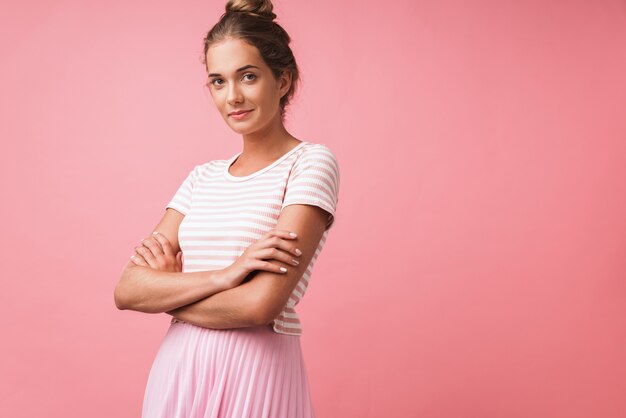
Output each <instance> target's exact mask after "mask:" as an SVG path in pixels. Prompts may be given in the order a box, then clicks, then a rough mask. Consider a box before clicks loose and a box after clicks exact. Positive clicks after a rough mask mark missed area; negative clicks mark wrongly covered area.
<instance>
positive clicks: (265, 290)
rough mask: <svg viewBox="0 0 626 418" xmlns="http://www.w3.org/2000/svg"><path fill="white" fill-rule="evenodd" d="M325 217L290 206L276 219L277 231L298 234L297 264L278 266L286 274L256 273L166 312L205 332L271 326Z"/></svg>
mask: <svg viewBox="0 0 626 418" xmlns="http://www.w3.org/2000/svg"><path fill="white" fill-rule="evenodd" d="M327 220H328V213H327V212H326V211H324V210H323V209H321V208H319V207H317V206H311V205H299V204H297V205H295V204H294V205H289V206H287V207H285V208H284V209H283V210H282V212H281V214H280V217H279V220H278V225H277V226H276V228H277V229H285V230H288V231H293V232H296V233H297V234H298V239H297V246H298V248H300V249H301V250H302V255H301V257H300V264H299V265H298V266H292V265H289V264H286V263H282V262H280V261H277V263H280V264H281V265H282V266H284V267H286V268H287V273H284V274H280V273H272V272H269V271H259V272H257V274H256V275H255V276H254V277H253V278H252V280H250V281H249V282H245V283H243V284H241V285H239V286H237V287H234V288H231V289H228V290H225V291H223V292H220V293H217V294H214V295H212V296H210V297H208V298H205V299H202V300H199V301H197V302H194V303H191V304H189V305H186V306H182V307H179V308H177V309H174V310H172V311H169V312H167V313H168V314H170V315H172V316H174V317H175V318H177V319H180V320H182V321H185V322H189V323H191V324H194V325H198V326H202V327H205V328H217V329H223V328H241V327H250V326H258V325H265V324H268V323H270V322H271V321H272V320H273V319H274V318H275V317H276V316H277V315H278V314H279V313H280V311H281V310H282V309H283V308H284V306H285V304H286V303H287V301H288V299H289V296H290V295H291V293H292V292H293V289H294V288H295V286H296V285H297V283H298V282H299V281H300V278H301V277H302V275H303V274H304V271H305V270H306V268H307V267H308V265H309V263H310V261H311V259H312V258H313V254H314V253H315V250H316V249H317V246H318V244H319V241H320V239H321V237H322V234H323V233H324V229H325V225H326V221H327Z"/></svg>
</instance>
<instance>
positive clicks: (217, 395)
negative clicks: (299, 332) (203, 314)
mask: <svg viewBox="0 0 626 418" xmlns="http://www.w3.org/2000/svg"><path fill="white" fill-rule="evenodd" d="M314 417H315V414H314V410H313V405H312V402H311V397H310V392H309V382H308V376H307V372H306V366H305V363H304V358H303V356H302V350H301V346H300V337H299V336H294V335H286V334H280V333H276V332H274V331H273V330H272V328H271V325H268V326H261V327H246V328H232V329H210V328H203V327H199V326H196V325H193V324H189V323H187V322H174V323H172V324H170V327H169V329H168V331H167V333H166V335H165V337H164V339H163V341H162V342H161V345H160V347H159V350H158V352H157V354H156V357H155V359H154V362H153V364H152V368H151V369H150V374H149V376H148V382H147V384H146V390H145V393H144V399H143V408H142V418H314Z"/></svg>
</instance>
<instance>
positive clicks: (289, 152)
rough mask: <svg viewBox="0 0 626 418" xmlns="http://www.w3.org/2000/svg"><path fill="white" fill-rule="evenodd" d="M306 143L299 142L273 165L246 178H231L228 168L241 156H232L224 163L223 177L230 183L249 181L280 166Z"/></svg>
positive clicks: (238, 154)
mask: <svg viewBox="0 0 626 418" xmlns="http://www.w3.org/2000/svg"><path fill="white" fill-rule="evenodd" d="M306 143H307V141H300V143H299V144H298V145H296V146H295V147H293V148H292V149H291V150H289V151H287V152H286V153H285V154H283V155H282V156H281V157H279V158H278V159H277V160H276V161H274V162H273V163H271V164H270V165H267V166H265V167H263V168H261V169H260V170H257V171H255V172H254V173H250V174H248V175H247V176H233V175H232V174H230V173H229V172H228V169H229V168H230V166H231V165H232V163H233V162H235V160H236V159H237V157H239V156H240V155H241V153H242V152H243V151H241V152H239V153H237V154H235V155H233V156H232V157H230V158H229V159H228V160H227V162H226V167H225V168H224V177H226V178H227V179H228V180H231V181H245V180H249V179H251V178H253V177H256V176H258V175H259V174H262V173H264V172H266V171H267V170H269V169H270V168H272V167H275V166H276V165H278V164H280V163H281V162H282V161H283V160H284V159H285V158H287V157H289V156H290V155H291V154H293V153H294V152H295V151H296V150H297V149H299V148H301V147H302V146H304V144H306Z"/></svg>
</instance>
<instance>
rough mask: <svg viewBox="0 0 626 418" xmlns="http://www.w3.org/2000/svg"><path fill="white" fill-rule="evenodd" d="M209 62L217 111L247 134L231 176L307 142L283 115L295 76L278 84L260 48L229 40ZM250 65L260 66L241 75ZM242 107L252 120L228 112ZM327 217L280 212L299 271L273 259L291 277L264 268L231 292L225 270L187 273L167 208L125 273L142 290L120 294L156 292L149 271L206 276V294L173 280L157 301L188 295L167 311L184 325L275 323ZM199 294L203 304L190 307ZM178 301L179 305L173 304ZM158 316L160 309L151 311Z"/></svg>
mask: <svg viewBox="0 0 626 418" xmlns="http://www.w3.org/2000/svg"><path fill="white" fill-rule="evenodd" d="M206 61H207V71H208V74H209V77H208V81H207V86H208V88H209V90H210V92H211V97H212V99H213V102H214V104H215V106H216V109H217V110H218V111H219V112H220V114H221V115H222V117H223V118H224V120H225V121H226V123H227V124H228V126H229V127H230V128H231V129H233V130H234V131H235V132H237V133H239V134H241V136H242V139H243V151H242V153H241V155H240V156H239V157H238V158H237V159H236V161H235V162H234V163H233V165H232V166H231V167H230V170H229V171H230V173H231V174H232V175H234V176H239V177H241V176H246V175H248V174H250V173H253V172H255V171H257V170H259V169H261V168H263V167H265V166H267V165H269V164H271V163H272V162H274V161H276V159H278V158H280V157H281V156H282V155H283V154H285V153H286V152H288V151H289V150H291V149H292V148H293V147H295V146H297V145H298V144H299V143H300V142H301V141H299V140H298V139H297V138H295V137H294V136H292V135H291V134H289V133H288V132H287V130H286V129H285V127H284V125H283V123H282V121H281V116H280V107H279V101H280V98H281V97H282V96H283V95H284V94H285V93H286V92H287V91H288V90H289V86H290V83H291V76H290V73H289V72H283V73H282V75H281V77H279V78H278V79H275V78H274V77H273V74H272V72H271V70H270V68H269V67H268V66H267V65H266V64H265V63H264V61H263V59H262V58H261V56H260V54H259V52H258V50H257V49H256V48H255V47H253V46H251V45H249V44H248V43H246V42H244V41H242V40H238V39H227V40H225V41H222V42H220V43H219V44H215V45H213V46H211V48H209V50H208V52H207V56H206ZM247 65H254V66H255V67H257V68H247V69H245V70H243V71H239V72H238V71H237V69H239V68H241V67H243V66H247ZM212 74H218V75H212ZM239 109H246V110H248V109H253V111H252V112H251V113H250V114H249V115H248V117H247V118H245V119H243V120H239V121H237V120H235V119H233V118H232V117H230V116H229V115H228V113H229V112H231V111H233V110H239ZM328 216H329V214H328V212H326V211H324V210H323V209H321V208H319V207H317V206H313V205H299V204H294V205H289V206H287V207H285V208H284V209H283V210H282V212H281V213H280V215H279V218H278V223H277V225H276V227H275V229H276V230H279V231H283V232H295V233H296V234H297V238H291V239H290V241H289V243H291V245H287V246H285V250H286V251H294V250H295V248H298V249H300V250H301V251H302V254H301V255H300V256H299V257H296V258H298V261H299V264H298V265H297V266H294V265H292V264H287V263H284V262H282V261H277V260H273V263H275V264H277V265H280V266H283V267H285V268H287V272H286V273H274V272H270V271H263V270H258V271H255V273H256V274H255V275H254V276H253V277H252V279H251V280H250V281H247V282H245V283H243V284H239V285H237V286H235V287H229V286H225V285H224V280H223V277H224V276H223V275H221V274H220V272H221V271H220V270H218V271H213V272H206V273H207V274H210V275H208V276H206V277H205V276H200V274H202V273H205V272H197V273H182V272H181V270H180V268H181V264H180V255H179V254H178V253H179V251H180V244H179V242H178V228H179V226H180V223H181V221H182V220H183V218H184V215H183V214H181V213H179V212H178V211H176V210H174V209H171V208H168V209H167V210H166V213H165V215H164V216H163V218H162V219H161V220H160V222H159V223H158V224H157V226H156V227H155V229H154V232H156V231H158V232H159V233H158V234H157V235H153V234H151V235H150V236H149V237H147V238H146V239H144V240H142V242H141V245H139V246H138V247H135V255H134V257H133V258H132V259H131V261H129V264H128V265H127V266H126V269H125V272H127V274H126V276H127V277H135V276H138V275H137V274H135V275H133V274H129V273H128V271H129V270H132V269H143V270H141V273H142V274H143V279H144V281H143V287H141V288H140V287H139V285H137V284H136V283H137V280H131V279H127V282H130V283H131V284H127V285H126V289H131V290H126V292H125V293H124V292H122V291H120V294H139V293H141V292H143V293H144V294H145V293H146V291H149V290H150V289H151V288H150V284H149V282H150V280H149V279H150V274H157V273H156V272H159V273H160V272H166V271H167V272H169V273H166V274H169V275H170V276H169V277H168V278H167V279H174V280H175V279H176V277H178V278H181V277H183V276H189V275H198V278H200V277H204V278H205V279H208V280H205V281H202V291H198V290H197V289H196V288H193V287H190V286H187V285H181V286H180V287H176V285H177V284H178V283H177V282H176V281H174V282H172V283H169V284H170V285H171V287H170V288H168V291H167V292H161V293H159V297H160V298H161V299H163V301H162V302H161V303H160V305H159V306H166V305H167V306H175V305H176V304H178V303H180V302H181V301H182V300H183V299H185V298H186V299H185V301H187V303H186V304H184V305H180V306H177V307H175V308H174V309H169V310H167V311H166V312H167V313H168V314H170V315H172V316H174V317H176V318H178V319H180V320H183V321H185V322H189V323H191V324H194V325H198V326H202V327H206V328H216V329H222V328H238V327H248V326H261V325H266V324H269V323H271V321H272V320H273V319H274V318H275V317H276V316H277V315H278V314H279V313H280V311H281V310H282V309H283V307H284V306H285V304H286V303H287V301H288V298H289V296H290V295H291V293H292V291H293V289H294V288H295V286H296V285H297V283H298V282H299V281H300V278H301V277H302V275H303V274H304V271H305V270H306V268H307V266H308V265H309V263H310V261H311V259H312V258H313V255H314V252H315V250H316V249H317V247H318V244H319V242H320V240H321V238H322V235H323V233H324V230H325V226H326V223H327V221H328ZM123 277H124V276H123ZM185 278H186V277H185ZM163 279H164V280H165V279H166V278H165V277H163ZM198 283H200V281H199V282H198ZM191 286H193V282H191ZM140 289H141V290H140ZM194 292H195V293H194ZM182 294H184V296H185V298H183V297H182V296H181V295H182ZM169 295H171V297H170V296H169ZM195 297H197V299H195V300H194V301H191V302H189V300H190V299H193V298H195ZM120 299H121V296H120ZM129 299H131V298H129ZM174 299H175V300H176V301H177V302H176V303H174V302H172V300H174ZM133 300H134V299H133ZM116 303H117V297H116ZM145 303H146V304H147V303H148V302H145ZM118 307H119V306H118ZM130 309H132V308H130ZM152 311H153V312H156V311H158V310H157V309H156V308H152ZM164 311H165V310H164Z"/></svg>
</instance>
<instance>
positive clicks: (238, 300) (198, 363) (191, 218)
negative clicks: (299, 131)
mask: <svg viewBox="0 0 626 418" xmlns="http://www.w3.org/2000/svg"><path fill="white" fill-rule="evenodd" d="M275 18H276V15H275V14H274V13H273V12H272V3H271V1H269V0H266V1H263V0H261V1H251V0H243V1H233V0H231V1H229V2H228V3H227V4H226V13H224V14H223V15H222V16H221V18H220V20H219V22H218V23H217V24H216V25H215V26H214V27H213V28H212V29H211V30H210V31H209V32H208V34H207V36H206V38H205V39H204V58H205V61H204V63H205V65H206V70H207V73H208V82H207V86H208V89H209V91H210V93H211V97H212V99H213V101H214V103H215V105H216V108H217V110H218V111H219V112H220V114H221V115H222V116H223V118H224V120H225V121H226V123H227V124H228V126H229V127H230V128H231V129H233V130H234V131H235V132H237V133H239V134H241V136H242V139H243V151H242V152H240V153H238V154H236V155H234V156H232V157H231V158H228V159H226V160H224V159H219V160H212V161H209V162H206V163H203V164H198V165H196V166H195V167H194V168H193V169H192V170H191V171H190V172H189V174H188V175H187V177H186V178H185V180H184V181H183V183H182V184H181V185H180V187H179V188H178V190H177V191H176V193H175V194H174V196H173V198H172V199H171V201H170V202H169V203H168V205H167V207H166V211H165V214H164V216H163V218H162V219H161V221H160V222H159V223H158V224H157V226H156V228H155V230H154V232H153V234H152V235H151V236H150V237H148V238H146V239H145V240H142V243H141V245H139V246H137V247H135V251H136V253H135V254H134V255H133V256H132V258H131V261H129V263H128V265H127V266H126V267H125V268H124V271H123V273H122V277H121V279H120V281H119V283H118V285H117V286H116V289H115V303H116V305H117V307H118V308H119V309H132V310H136V311H140V312H146V313H159V312H166V313H168V314H169V315H171V316H172V318H171V323H170V326H169V329H168V331H167V333H166V335H165V338H164V340H163V342H162V343H161V345H160V347H159V350H158V352H157V354H156V358H155V359H154V363H153V365H152V368H151V370H150V374H149V377H148V382H147V386H146V391H145V395H144V400H143V411H142V417H143V418H157V417H163V418H165V417H167V418H174V417H177V418H182V417H203V418H208V417H237V418H241V417H250V418H259V417H284V418H299V417H314V411H313V406H312V402H311V397H310V392H309V384H308V376H307V371H306V367H305V363H304V360H303V357H302V351H301V346H300V335H302V326H301V322H300V319H299V317H298V314H297V312H296V310H295V306H296V305H297V304H298V302H299V301H300V300H301V299H302V297H303V296H304V294H305V292H306V289H307V286H308V284H309V280H310V278H311V273H312V268H313V265H314V263H315V260H316V258H317V257H318V256H319V254H320V252H321V250H322V248H323V246H324V243H325V241H326V238H327V236H328V231H329V229H330V228H331V226H332V225H333V224H334V219H335V208H336V205H337V202H338V192H339V166H338V164H337V159H336V158H335V156H334V154H333V153H332V152H331V151H330V149H329V148H328V147H326V146H325V145H322V144H317V143H313V142H308V141H301V140H298V139H297V138H295V137H294V136H293V135H291V134H290V133H289V132H287V130H286V129H285V126H284V115H285V108H286V106H287V104H288V103H289V100H290V99H291V97H292V96H293V94H294V92H295V90H296V85H297V83H298V80H299V71H298V66H297V64H296V61H295V59H294V56H293V53H292V51H291V49H290V47H289V42H290V38H289V35H288V34H287V33H286V32H285V31H284V29H283V28H282V27H281V26H279V25H278V24H277V23H276V22H275V21H274V19H275ZM183 255H184V257H182V256H183Z"/></svg>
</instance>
